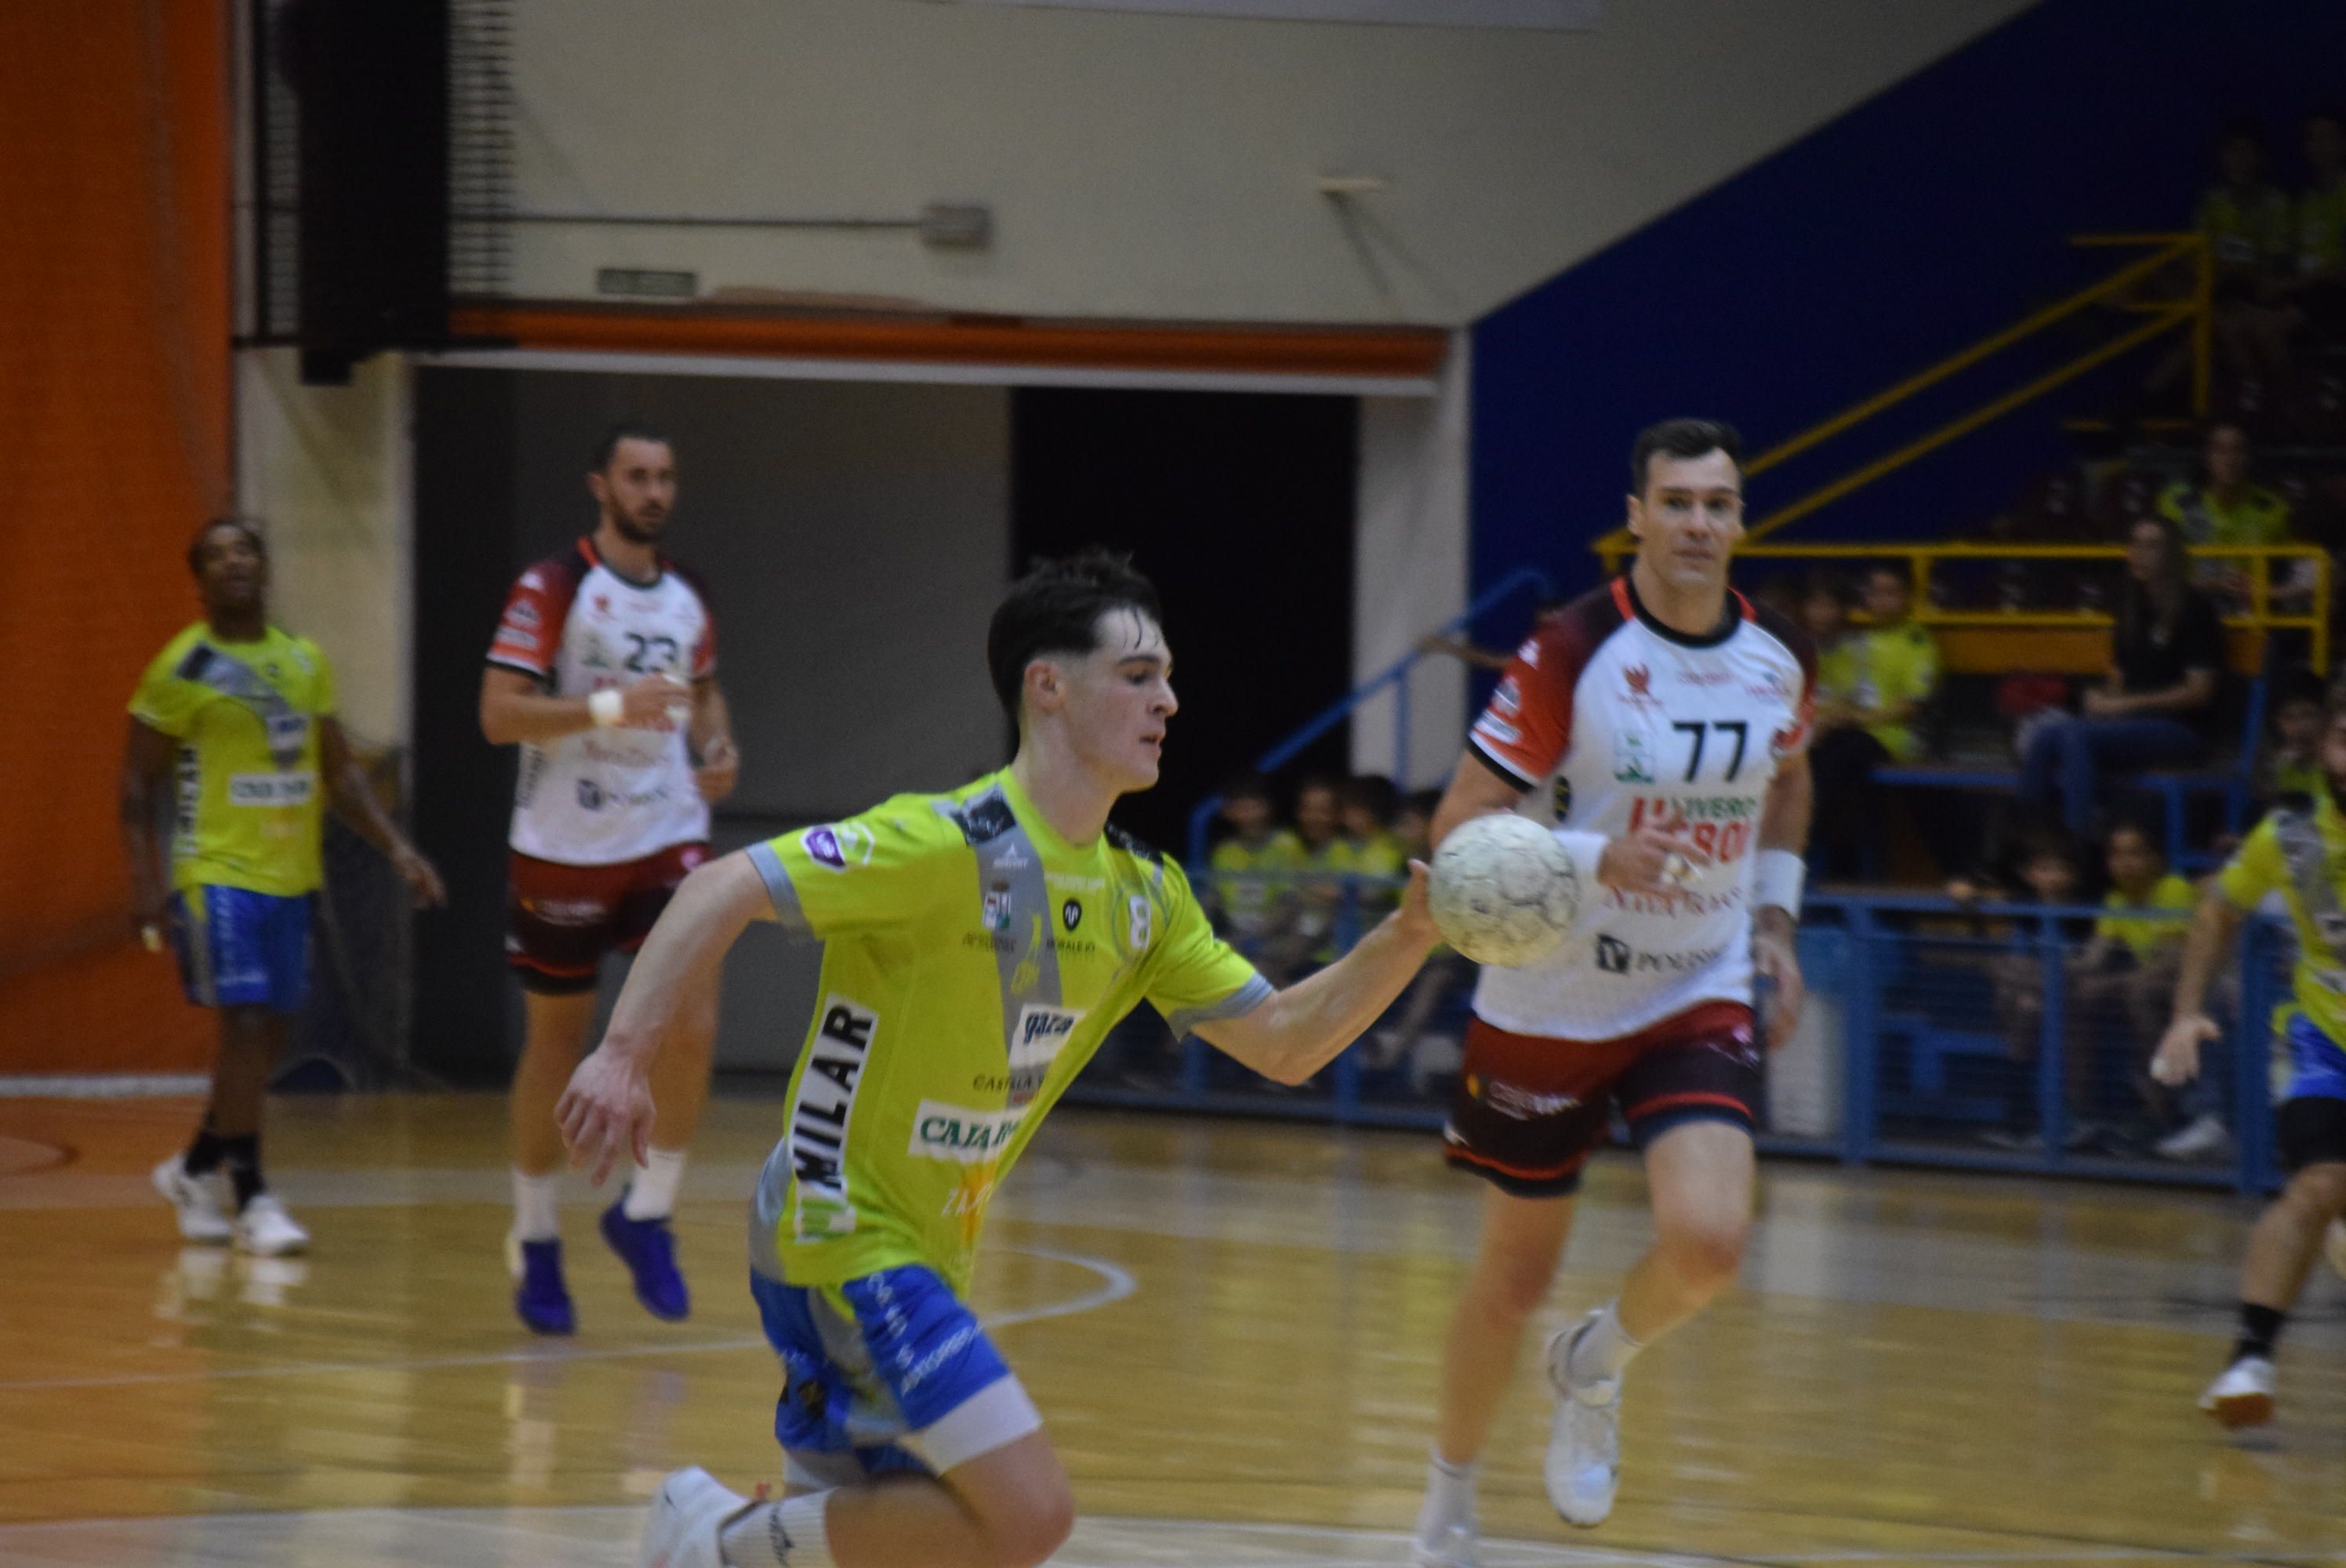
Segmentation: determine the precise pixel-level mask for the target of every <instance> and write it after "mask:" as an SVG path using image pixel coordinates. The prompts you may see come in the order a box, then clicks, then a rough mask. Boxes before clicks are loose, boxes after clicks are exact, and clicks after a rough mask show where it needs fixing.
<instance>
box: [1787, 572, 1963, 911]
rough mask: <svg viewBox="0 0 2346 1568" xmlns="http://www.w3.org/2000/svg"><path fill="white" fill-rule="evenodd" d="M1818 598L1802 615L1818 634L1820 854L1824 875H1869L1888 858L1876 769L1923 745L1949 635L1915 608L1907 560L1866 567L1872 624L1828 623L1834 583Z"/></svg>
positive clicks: (1816, 830) (1816, 829)
mask: <svg viewBox="0 0 2346 1568" xmlns="http://www.w3.org/2000/svg"><path fill="white" fill-rule="evenodd" d="M1811 599H1812V601H1813V602H1812V603H1811V604H1810V605H1804V606H1803V607H1802V616H1801V618H1802V620H1803V621H1804V622H1805V623H1807V625H1808V628H1809V633H1810V636H1813V637H1815V638H1816V639H1817V695H1818V703H1817V718H1816V739H1815V740H1814V741H1812V742H1811V745H1810V748H1809V767H1810V769H1811V772H1812V774H1813V775H1814V777H1815V779H1816V813H1815V820H1814V826H1813V828H1812V829H1811V854H1810V861H1811V864H1812V865H1814V866H1815V867H1816V868H1817V870H1818V871H1819V872H1820V874H1821V875H1824V876H1859V875H1862V874H1865V873H1866V872H1868V871H1872V870H1873V869H1874V868H1875V867H1876V866H1877V865H1878V864H1879V862H1880V859H1881V848H1882V792H1881V790H1880V789H1878V788H1876V787H1875V785H1874V782H1873V770H1874V769H1876V768H1879V767H1880V766H1882V764H1883V763H1885V762H1890V761H1899V762H1904V761H1910V760H1912V759H1913V758H1914V757H1915V756H1916V755H1917V754H1918V753H1919V752H1920V751H1921V749H1922V744H1921V741H1920V739H1919V738H1918V737H1917V736H1916V734H1915V731H1914V722H1915V720H1916V719H1918V718H1921V717H1922V714H1923V705H1924V704H1925V703H1927V702H1928V701H1929V700H1930V697H1931V692H1932V689H1933V687H1935V686H1937V684H1938V679H1939V645H1938V643H1937V642H1936V641H1935V640H1934V639H1933V637H1932V636H1931V634H1930V633H1929V632H1928V631H1926V630H1925V629H1923V627H1921V626H1916V625H1915V624H1914V623H1913V621H1912V620H1910V619H1909V618H1908V615H1907V612H1908V609H1909V585H1908V583H1907V578H1906V572H1905V569H1904V568H1903V567H1901V566H1895V565H1886V564H1885V565H1878V566H1876V567H1874V568H1873V569H1872V571H1870V572H1868V573H1867V574H1866V577H1865V609H1866V615H1867V618H1868V624H1867V626H1865V627H1864V628H1863V629H1862V630H1859V631H1854V632H1841V631H1840V629H1839V628H1838V626H1832V630H1831V634H1830V635H1827V634H1824V633H1821V632H1820V629H1819V628H1820V626H1831V624H1832V623H1833V622H1834V621H1836V620H1837V619H1838V616H1839V599H1838V596H1835V595H1832V594H1831V590H1830V588H1826V589H1824V590H1823V591H1822V592H1821V593H1818V592H1816V591H1812V594H1811ZM1828 601H1829V604H1830V607H1829V604H1828Z"/></svg>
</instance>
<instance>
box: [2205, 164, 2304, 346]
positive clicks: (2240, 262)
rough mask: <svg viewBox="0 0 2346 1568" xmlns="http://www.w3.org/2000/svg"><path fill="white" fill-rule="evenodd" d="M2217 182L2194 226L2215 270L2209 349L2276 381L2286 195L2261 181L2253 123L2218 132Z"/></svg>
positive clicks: (2282, 338) (2284, 340)
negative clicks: (2211, 345) (2278, 287)
mask: <svg viewBox="0 0 2346 1568" xmlns="http://www.w3.org/2000/svg"><path fill="white" fill-rule="evenodd" d="M2217 163H2218V168H2219V171H2220V173H2221V176H2222V178H2220V179H2219V182H2218V183H2217V184H2215V185H2213V186H2210V187H2209V188H2208V191H2207V193H2206V194H2205V195H2203V196H2201V197H2200V199H2199V214H2198V221H2197V223H2196V225H2195V226H2196V227H2197V228H2198V230H2199V233H2200V236H2201V238H2203V239H2206V240H2207V242H2208V256H2209V259H2210V260H2211V261H2212V262H2213V263H2214V265H2215V271H2216V278H2215V310H2216V345H2217V350H2218V351H2219V354H2220V355H2221V357H2222V359H2223V361H2224V363H2225V365H2226V367H2227V368H2228V369H2229V370H2231V371H2232V372H2234V373H2235V374H2238V375H2241V376H2267V377H2277V376H2280V375H2283V374H2286V373H2287V372H2288V370H2289V368H2290V353H2289V341H2288V338H2289V325H2290V322H2289V316H2288V312H2287V311H2285V310H2283V309H2282V308H2280V306H2279V305H2277V304H2276V302H2275V300H2276V295H2275V286H2276V285H2277V284H2278V283H2279V282H2280V279H2281V277H2282V275H2283V272H2284V270H2285V269H2286V267H2287V265H2288V262H2289V260H2290V255H2291V252H2292V249H2293V247H2292V244H2291V240H2292V238H2293V236H2292V233H2291V213H2290V202H2289V198H2287V197H2286V196H2283V195H2282V194H2281V193H2280V190H2279V189H2278V188H2275V187H2274V186H2273V185H2272V184H2271V183H2270V181H2268V180H2267V179H2266V178H2265V138H2264V132H2263V131H2262V130H2261V129H2259V127H2257V126H2256V124H2255V123H2254V122H2245V123H2242V124H2239V125H2236V126H2234V127H2232V128H2231V129H2229V130H2228V131H2226V132H2225V133H2224V139H2223V142H2222V144H2221V146H2220V148H2219V151H2218V154H2217Z"/></svg>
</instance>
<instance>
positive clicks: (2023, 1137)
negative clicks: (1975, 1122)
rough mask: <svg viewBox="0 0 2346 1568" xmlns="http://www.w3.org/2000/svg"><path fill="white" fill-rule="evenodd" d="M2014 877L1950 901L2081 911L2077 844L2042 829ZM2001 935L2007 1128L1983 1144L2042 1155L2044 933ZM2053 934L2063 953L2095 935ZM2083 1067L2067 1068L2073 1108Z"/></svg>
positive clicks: (2023, 850) (2077, 927)
mask: <svg viewBox="0 0 2346 1568" xmlns="http://www.w3.org/2000/svg"><path fill="white" fill-rule="evenodd" d="M2010 871H2011V874H2010V875H2009V876H2005V875H2002V874H1998V873H1994V872H1991V873H1988V874H1985V875H1974V876H1966V877H1957V878H1955V879H1954V880H1953V881H1950V882H1949V883H1948V884H1947V896H1948V897H1949V898H1951V899H1953V900H1954V901H1956V902H1957V903H1959V904H1964V905H1970V904H1974V903H1977V902H1979V901H1982V900H1986V899H1993V900H1998V901H2004V902H2009V903H2013V904H2015V905H2023V906H2025V905H2029V904H2035V905H2038V906H2040V907H2059V906H2062V905H2067V904H2076V903H2078V902H2081V901H2083V900H2084V898H2085V893H2084V891H2083V889H2084V885H2085V858H2084V856H2083V854H2082V853H2081V852H2080V849H2079V846H2078V844H2077V842H2076V840H2074V839H2072V838H2070V837H2069V836H2068V835H2066V834H2065V833H2063V832H2061V831H2060V830H2057V829H2053V828H2037V829H2035V830H2031V831H2030V832H2028V833H2027V834H2026V835H2025V836H2024V837H2023V838H2022V839H2021V840H2020V844H2019V848H2018V850H2017V852H2016V853H2015V855H2014V856H2013V857H2012V860H2011V864H2010ZM1998 934H2000V935H2002V936H2004V937H2005V938H2007V939H2009V940H2010V941H2012V942H2013V948H2012V950H2011V951H2010V952H1999V953H1996V954H1994V956H1993V957H1991V958H1989V959H1988V961H1987V974H1988V982H1989V984H1990V986H1991V988H1992V992H1993V995H1994V1009H1995V1021H1996V1027H1997V1029H1998V1030H1999V1031H2000V1032H2001V1033H2003V1035H2004V1053H2005V1055H2006V1056H2007V1058H2008V1063H2007V1066H2008V1071H2007V1072H2006V1073H2005V1074H2004V1126H2003V1127H2001V1128H1998V1129H1996V1130H1994V1131H1992V1132H1990V1133H1988V1134H1987V1135H1986V1141H1987V1142H1988V1143H1991V1144H1994V1145H1996V1146H1997V1147H1999V1148H2007V1149H2041V1148H2042V1147H2043V1146H2044V1139H2043V1135H2042V1133H2041V1132H2039V1131H2036V1130H2034V1129H2036V1128H2038V1127H2040V1126H2041V1122H2039V1121H2038V1120H2037V1119H2036V1118H2035V1105H2036V1074H2035V1067H2034V1064H2035V1060H2036V1053H2037V1047H2038V1045H2039V1044H2040V1041H2041V1037H2042V1034H2043V1032H2044V1023H2045V954H2044V950H2043V945H2042V942H2041V937H2042V935H2043V932H2042V931H2041V929H2040V927H2039V926H2038V924H2037V922H2035V921H2029V922H2028V923H2027V924H2025V926H2021V927H2018V928H2016V929H2015V928H2013V927H2009V926H2006V927H2003V928H2002V929H2001V930H2000V931H1999V932H1998ZM2056 934H2057V937H2058V939H2059V941H2060V942H2061V943H2062V945H2063V946H2064V947H2065V948H2074V947H2076V945H2077V944H2079V943H2081V942H2084V941H2086V939H2087V938H2088V936H2089V935H2090V928H2089V927H2088V926H2086V924H2084V923H2083V922H2081V921H2077V920H2075V919H2063V920H2062V921H2059V922H2058V931H2057V933H2056ZM2070 994H2074V992H2072V993H2070ZM2086 1060H2087V1059H2086V1057H2085V1055H2084V1054H2083V1053H2081V1052H2080V1053H2072V1054H2070V1056H2069V1059H2068V1061H2067V1063H2066V1077H2065V1083H2066V1084H2068V1089H2067V1091H2066V1092H2067V1093H2068V1094H2069V1095H2070V1097H2071V1099H2072V1100H2073V1101H2074V1100H2075V1098H2076V1090H2077V1089H2078V1088H2079V1087H2080V1086H2082V1085H2083V1084H2085V1083H2086V1081H2087V1080H2088V1078H2089V1076H2090V1071H2091V1070H2090V1067H2089V1066H2088V1067H2083V1068H2081V1064H2083V1063H2085V1062H2086Z"/></svg>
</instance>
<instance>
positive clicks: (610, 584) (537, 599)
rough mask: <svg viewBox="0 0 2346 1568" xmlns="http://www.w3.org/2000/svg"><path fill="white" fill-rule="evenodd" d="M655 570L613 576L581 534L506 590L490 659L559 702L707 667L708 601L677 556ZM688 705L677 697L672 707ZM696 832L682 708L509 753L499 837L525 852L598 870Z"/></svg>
mask: <svg viewBox="0 0 2346 1568" xmlns="http://www.w3.org/2000/svg"><path fill="white" fill-rule="evenodd" d="M659 568H660V569H659V575H658V576H657V577H655V578H653V579H652V580H651V581H650V582H648V583H638V582H635V581H633V580H631V579H629V578H627V577H624V576H621V575H619V574H618V573H617V572H615V571H613V570H612V569H611V567H610V565H608V564H607V562H605V561H604V560H603V558H602V557H601V555H598V554H597V551H596V549H595V545H594V541H593V540H591V539H581V540H579V541H578V543H577V544H576V545H575V546H574V547H572V548H571V549H569V550H566V551H564V552H563V553H562V554H560V555H549V556H547V557H546V559H545V560H543V561H540V562H538V563H537V564H536V565H534V566H532V567H530V568H529V570H527V571H525V572H524V573H523V574H522V575H521V576H520V578H519V579H518V580H517V581H515V584H514V585H513V591H512V593H510V594H509V595H508V596H506V598H505V615H504V616H503V617H502V618H500V619H499V620H498V622H497V633H496V636H495V639H494V640H493V641H491V643H490V644H489V663H491V664H493V665H495V666H496V667H499V668H501V669H511V670H518V671H520V672H521V673H522V674H524V675H526V676H529V677H532V678H534V679H535V680H536V681H538V682H539V683H540V685H541V686H542V687H543V688H544V689H545V690H546V691H547V692H549V693H553V694H556V695H560V696H565V697H575V696H583V695H586V694H589V693H592V692H597V691H600V690H603V689H604V688H606V687H624V686H632V685H633V684H635V683H636V682H637V680H640V679H642V678H643V677H646V676H648V675H669V676H673V677H676V678H677V679H678V680H682V681H695V680H700V679H704V678H706V677H709V676H711V675H714V674H715V673H716V670H717V633H716V626H715V624H714V623H713V622H712V621H711V620H710V618H709V606H708V602H707V601H706V600H705V599H704V598H703V597H702V596H701V593H700V590H699V586H698V585H696V584H695V583H694V582H693V581H692V579H691V578H690V577H688V575H686V574H685V573H684V572H683V571H681V570H680V569H678V566H677V565H676V563H675V562H673V561H670V560H668V558H667V557H666V556H661V557H660V558H659ZM686 700H687V699H686V697H684V695H683V694H682V693H679V694H678V708H679V709H681V708H683V707H684V705H685V702H686ZM708 837H709V805H708V802H707V801H705V800H703V799H701V798H700V794H699V790H698V789H695V788H694V786H693V779H692V762H691V759H690V758H689V757H688V755H687V754H686V749H685V725H684V722H683V720H682V718H681V716H680V715H679V717H678V718H675V719H672V720H668V719H664V720H661V721H660V722H659V725H658V728H616V727H615V728H607V729H589V730H585V731H583V732H580V733H578V734H575V735H566V736H564V737H563V738H561V739H559V740H553V741H546V742H544V743H540V744H535V745H533V744H528V743H525V744H524V745H523V747H522V748H521V779H520V781H519V783H518V785H517V786H516V787H515V791H514V814H513V831H512V835H511V838H510V840H509V842H511V844H512V845H513V847H514V848H515V850H520V851H521V852H522V853H523V854H525V855H529V856H533V857H535V859H538V860H556V861H559V862H561V863H562V864H565V865H573V866H607V865H616V864H618V863H619V862H621V861H625V860H641V859H643V858H644V857H645V856H647V855H652V854H657V853H658V852H659V851H660V850H665V849H668V847H669V846H671V845H674V844H684V843H692V842H696V841H698V840H704V839H706V838H708Z"/></svg>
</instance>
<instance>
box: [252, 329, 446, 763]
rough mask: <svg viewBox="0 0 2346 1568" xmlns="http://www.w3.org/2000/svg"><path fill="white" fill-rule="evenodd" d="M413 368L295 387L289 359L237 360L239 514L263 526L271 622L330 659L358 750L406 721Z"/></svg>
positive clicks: (259, 354) (379, 359) (365, 368)
mask: <svg viewBox="0 0 2346 1568" xmlns="http://www.w3.org/2000/svg"><path fill="white" fill-rule="evenodd" d="M407 378H408V370H407V362H406V361H405V360H404V359H403V358H402V357H401V356H399V355H397V354H379V355H377V356H376V357H375V358H373V359H372V360H369V361H367V362H366V363H364V364H362V365H361V366H359V367H358V369H357V370H356V372H353V374H352V381H351V383H350V385H348V386H340V387H312V386H303V385H302V384H301V374H300V370H299V365H298V361H297V358H296V355H295V353H294V351H292V350H290V349H256V350H247V351H243V352H241V353H240V354H239V355H238V356H237V361H236V426H237V506H238V509H239V510H240V511H242V512H245V513H249V514H252V515H254V516H257V517H259V518H260V520H261V522H262V523H263V524H266V526H267V529H268V537H269V554H270V616H271V618H272V619H274V620H276V621H277V622H278V623H279V624H280V625H281V626H285V627H286V628H288V629H289V630H291V631H295V632H299V633H301V635H303V636H309V637H312V638H314V639H316V641H317V643H318V645H319V646H320V647H322V648H324V649H325V650H326V657H329V658H331V660H333V662H334V675H335V678H336V681H337V684H338V686H339V688H340V696H341V700H342V723H343V725H344V727H345V728H348V729H349V731H350V732H351V735H352V738H353V739H356V740H358V741H361V742H362V743H365V744H368V745H375V746H390V745H404V744H405V743H406V741H407V738H408V735H409V724H410V722H411V713H410V705H409V701H408V687H409V683H410V670H409V665H410V657H411V652H410V637H411V628H412V626H413V616H412V614H411V611H412V608H413V585H412V583H411V575H412V574H411V568H410V565H409V558H410V555H411V552H410V550H409V548H408V541H409V536H410V535H409V520H410V516H411V514H412V511H413V508H412V504H411V488H410V479H411V474H412V472H413V471H412V468H411V463H410V451H409V445H408V401H407V397H408V379H407Z"/></svg>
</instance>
